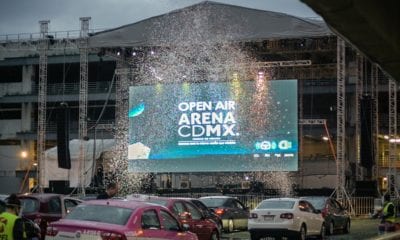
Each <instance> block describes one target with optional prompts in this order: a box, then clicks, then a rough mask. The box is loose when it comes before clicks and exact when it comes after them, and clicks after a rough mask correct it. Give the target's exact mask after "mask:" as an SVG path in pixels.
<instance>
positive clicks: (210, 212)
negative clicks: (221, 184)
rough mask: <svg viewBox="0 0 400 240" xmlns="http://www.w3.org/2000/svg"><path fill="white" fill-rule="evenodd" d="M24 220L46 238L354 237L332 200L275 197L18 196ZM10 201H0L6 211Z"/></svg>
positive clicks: (0, 208)
mask: <svg viewBox="0 0 400 240" xmlns="http://www.w3.org/2000/svg"><path fill="white" fill-rule="evenodd" d="M18 198H19V199H20V200H21V205H22V216H23V217H24V218H25V219H27V221H29V222H30V224H33V225H35V226H36V227H37V228H38V229H40V230H38V236H40V238H41V239H42V240H43V239H58V240H63V239H71V238H72V239H76V238H77V239H78V238H79V239H83V238H85V239H89V238H90V239H92V238H93V239H97V238H99V239H107V240H111V239H113V240H127V239H131V238H140V239H141V238H152V239H180V240H185V239H187V240H195V239H199V240H216V239H220V238H221V236H222V234H223V232H224V233H230V232H234V231H249V233H250V236H251V240H258V239H261V238H265V237H275V238H278V239H280V238H282V237H287V238H288V239H306V238H307V237H309V236H314V237H317V238H320V239H324V238H325V235H332V234H334V233H335V232H336V231H338V230H341V231H342V232H343V233H349V231H350V226H351V219H350V216H349V215H348V214H347V211H346V209H345V208H343V207H342V206H341V205H340V203H339V202H337V201H336V200H335V199H333V198H330V197H300V198H270V199H265V200H263V201H261V202H260V203H259V204H258V205H257V207H255V208H254V209H249V208H248V207H246V206H245V205H244V204H243V203H242V202H241V201H239V200H238V199H237V198H235V197H230V196H210V197H201V198H172V197H159V196H150V195H140V196H134V195H131V196H128V197H127V198H114V199H106V200H92V199H90V200H82V199H78V198H73V197H69V196H65V195H61V194H48V193H42V194H39V193H33V194H21V195H19V196H18ZM5 202H6V199H0V211H4V207H5Z"/></svg>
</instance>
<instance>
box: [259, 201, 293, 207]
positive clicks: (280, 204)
mask: <svg viewBox="0 0 400 240" xmlns="http://www.w3.org/2000/svg"><path fill="white" fill-rule="evenodd" d="M294 203H295V202H294V201H286V200H282V201H268V200H267V201H262V202H261V203H260V205H258V206H257V208H256V209H292V208H293V206H294Z"/></svg>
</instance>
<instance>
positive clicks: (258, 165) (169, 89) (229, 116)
mask: <svg viewBox="0 0 400 240" xmlns="http://www.w3.org/2000/svg"><path fill="white" fill-rule="evenodd" d="M297 116H298V114H297V80H271V81H257V80H255V81H240V82H239V81H232V82H208V83H183V84H169V85H161V84H159V85H151V86H131V87H130V88H129V138H130V139H129V150H128V159H129V171H131V172H241V171H245V172H248V171H297V169H298V129H297V128H298V117H297Z"/></svg>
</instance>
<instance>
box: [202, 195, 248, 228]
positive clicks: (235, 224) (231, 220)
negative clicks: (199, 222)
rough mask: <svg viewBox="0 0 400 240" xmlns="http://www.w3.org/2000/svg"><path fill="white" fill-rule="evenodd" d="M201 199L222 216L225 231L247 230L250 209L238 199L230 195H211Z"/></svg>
mask: <svg viewBox="0 0 400 240" xmlns="http://www.w3.org/2000/svg"><path fill="white" fill-rule="evenodd" d="M199 200H200V201H201V202H202V203H204V205H206V206H207V207H208V208H209V209H211V210H212V211H214V213H215V214H217V215H218V216H220V217H221V219H222V227H223V230H224V231H225V232H233V231H234V230H247V221H248V217H249V209H248V208H247V207H246V206H245V205H244V204H243V203H242V202H240V201H239V200H238V199H236V198H234V197H229V196H211V197H201V198H199Z"/></svg>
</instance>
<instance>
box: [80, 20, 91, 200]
mask: <svg viewBox="0 0 400 240" xmlns="http://www.w3.org/2000/svg"><path fill="white" fill-rule="evenodd" d="M79 20H80V21H81V33H80V40H79V53H80V71H79V74H80V79H79V80H80V81H79V130H78V133H79V140H80V145H79V170H80V171H81V172H80V173H79V179H78V181H79V193H80V194H83V195H85V180H84V179H85V175H86V172H87V170H86V164H85V162H86V159H85V155H86V154H85V153H86V149H85V143H86V140H87V105H88V72H89V70H88V33H89V21H90V17H82V18H80V19H79Z"/></svg>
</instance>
